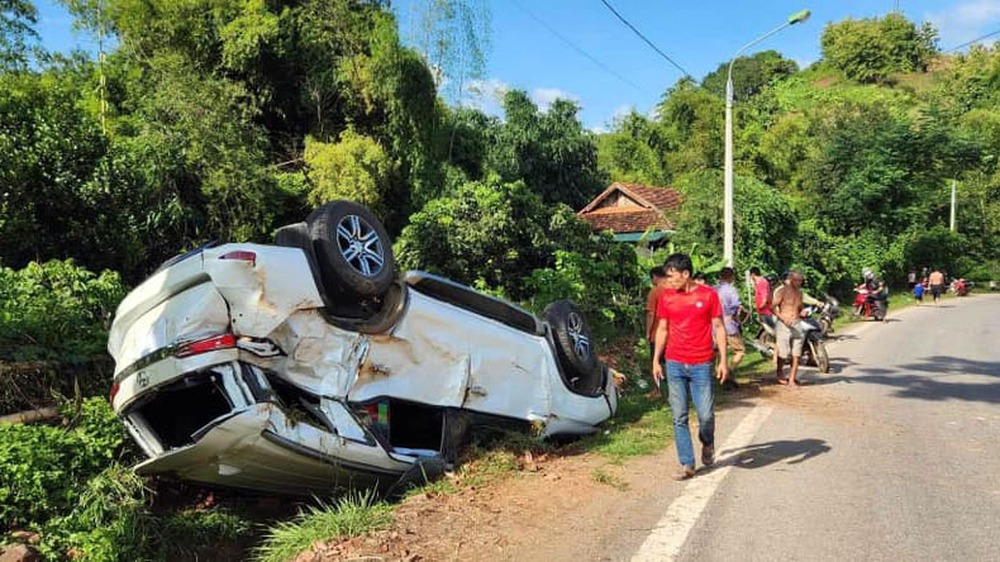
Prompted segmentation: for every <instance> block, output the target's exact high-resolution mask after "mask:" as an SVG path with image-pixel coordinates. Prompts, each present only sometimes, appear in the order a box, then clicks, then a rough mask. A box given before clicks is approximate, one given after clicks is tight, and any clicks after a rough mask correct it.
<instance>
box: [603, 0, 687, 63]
mask: <svg viewBox="0 0 1000 562" xmlns="http://www.w3.org/2000/svg"><path fill="white" fill-rule="evenodd" d="M601 3H602V4H604V6H605V7H607V9H609V10H611V13H612V14H614V15H615V16H617V17H618V19H620V20H621V22H622V23H624V24H625V25H626V26H628V28H629V29H631V30H632V31H633V32H634V33H635V34H636V35H638V36H639V38H640V39H642V40H643V41H645V42H646V44H647V45H649V46H650V47H652V48H653V50H654V51H656V52H657V53H659V55H660V56H661V57H663V58H665V59H667V62H669V63H670V64H672V65H674V66H675V67H677V70H680V71H681V73H682V74H684V76H687V77H688V78H691V79H692V80H694V77H693V76H691V73H689V72H688V71H686V70H684V69H683V68H681V65H679V64H677V63H676V62H675V61H674V59H672V58H670V57H668V56H667V54H666V53H664V52H663V51H661V50H660V49H659V47H657V46H656V45H654V44H653V42H652V41H650V40H649V39H646V36H645V35H643V34H642V33H641V32H640V31H639V30H638V29H636V28H635V26H634V25H632V24H631V23H629V21H628V20H627V19H625V18H624V17H622V15H621V14H619V13H618V10H615V9H614V7H613V6H612V5H611V4H608V1H607V0H601Z"/></svg>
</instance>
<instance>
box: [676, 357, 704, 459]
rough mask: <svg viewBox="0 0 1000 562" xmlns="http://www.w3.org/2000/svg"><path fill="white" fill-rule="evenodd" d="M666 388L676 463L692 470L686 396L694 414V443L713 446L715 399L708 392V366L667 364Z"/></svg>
mask: <svg viewBox="0 0 1000 562" xmlns="http://www.w3.org/2000/svg"><path fill="white" fill-rule="evenodd" d="M667 388H668V389H669V392H670V396H669V397H668V401H669V403H670V412H671V414H672V415H673V418H674V443H675V444H676V445H677V460H678V461H679V462H680V463H681V464H682V465H685V466H690V467H694V445H693V444H692V443H691V429H690V428H689V427H688V395H689V394H690V396H691V401H692V402H694V410H695V412H696V413H697V414H698V440H699V441H701V444H702V446H706V445H707V446H712V445H714V444H715V396H714V394H713V392H712V362H711V361H709V362H707V363H697V364H694V365H689V364H687V363H681V362H679V361H667Z"/></svg>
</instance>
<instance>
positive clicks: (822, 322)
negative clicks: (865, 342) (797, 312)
mask: <svg viewBox="0 0 1000 562" xmlns="http://www.w3.org/2000/svg"><path fill="white" fill-rule="evenodd" d="M824 298H825V300H823V301H822V302H821V303H820V304H818V305H810V306H807V307H805V308H804V309H803V314H804V316H805V317H806V318H809V319H810V320H812V321H813V322H815V324H816V325H817V326H818V327H819V333H820V335H821V336H823V337H824V338H825V337H826V336H827V334H831V333H833V320H834V319H835V318H837V317H838V316H840V302H838V301H837V299H835V298H833V297H831V296H829V295H824Z"/></svg>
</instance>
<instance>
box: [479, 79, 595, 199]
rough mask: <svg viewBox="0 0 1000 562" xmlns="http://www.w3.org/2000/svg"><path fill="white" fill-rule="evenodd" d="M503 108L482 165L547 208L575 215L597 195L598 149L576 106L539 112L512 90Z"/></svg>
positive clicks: (565, 104)
mask: <svg viewBox="0 0 1000 562" xmlns="http://www.w3.org/2000/svg"><path fill="white" fill-rule="evenodd" d="M503 105H504V116H505V120H504V122H503V124H501V125H500V126H499V127H496V128H494V129H492V130H491V131H490V132H489V136H488V137H487V138H488V149H487V154H486V162H487V165H488V166H489V167H490V168H492V169H493V170H496V171H497V172H498V173H499V174H500V177H501V178H503V180H504V181H515V180H516V179H522V180H523V181H524V183H525V184H526V185H527V186H528V188H529V189H531V190H532V191H533V192H535V193H537V194H539V195H540V196H541V197H542V200H543V201H545V202H546V203H549V204H554V203H565V204H566V205H569V206H570V207H572V208H574V209H579V208H580V207H582V206H583V205H585V204H586V203H587V202H588V201H590V199H591V198H593V197H594V196H595V195H597V194H598V193H600V192H601V190H602V189H603V188H604V185H605V178H604V177H603V175H602V174H601V172H600V170H599V169H598V167H597V145H596V143H595V142H594V139H593V138H592V136H591V135H590V134H589V133H588V132H587V131H585V130H584V128H583V125H581V123H580V121H579V119H578V118H577V116H576V114H577V111H578V110H579V108H578V107H577V105H576V104H575V103H573V102H571V101H567V100H562V99H560V100H556V101H555V102H553V103H552V105H551V106H550V107H549V109H548V111H545V112H539V110H538V107H537V106H536V105H535V104H534V102H532V101H531V99H530V98H528V95H527V94H526V93H525V92H523V91H519V90H511V91H509V92H507V93H506V95H505V96H504V104H503Z"/></svg>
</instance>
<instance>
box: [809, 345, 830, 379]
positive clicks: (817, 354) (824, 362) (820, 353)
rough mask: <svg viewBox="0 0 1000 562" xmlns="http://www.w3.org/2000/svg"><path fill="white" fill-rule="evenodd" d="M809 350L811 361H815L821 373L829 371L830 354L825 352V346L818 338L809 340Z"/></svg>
mask: <svg viewBox="0 0 1000 562" xmlns="http://www.w3.org/2000/svg"><path fill="white" fill-rule="evenodd" d="M809 352H810V355H812V359H813V361H814V362H815V363H816V367H818V368H819V372H821V373H829V372H830V355H829V354H827V352H826V346H825V345H823V342H821V341H819V340H813V341H810V342H809Z"/></svg>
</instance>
